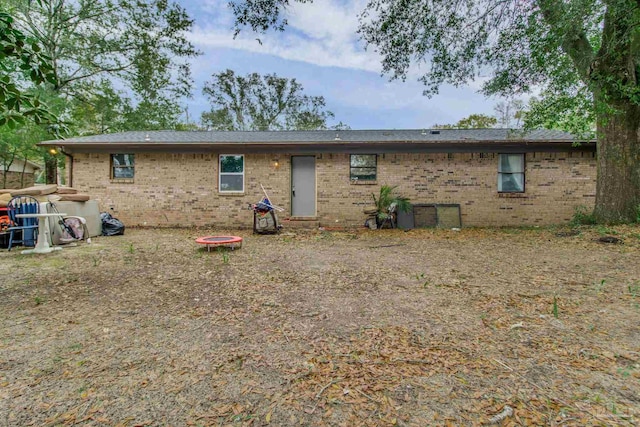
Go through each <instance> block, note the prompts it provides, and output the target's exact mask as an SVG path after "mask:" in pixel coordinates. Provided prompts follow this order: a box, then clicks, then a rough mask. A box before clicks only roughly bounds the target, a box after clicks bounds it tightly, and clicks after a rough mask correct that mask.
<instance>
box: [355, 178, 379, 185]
mask: <svg viewBox="0 0 640 427" xmlns="http://www.w3.org/2000/svg"><path fill="white" fill-rule="evenodd" d="M350 183H351V185H378V181H377V180H375V179H373V180H371V181H368V180H357V179H352V180H351V181H350Z"/></svg>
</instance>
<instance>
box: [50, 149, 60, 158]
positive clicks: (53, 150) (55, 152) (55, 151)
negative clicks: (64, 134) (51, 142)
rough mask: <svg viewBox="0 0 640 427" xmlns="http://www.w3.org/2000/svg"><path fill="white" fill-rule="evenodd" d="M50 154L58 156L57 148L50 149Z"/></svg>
mask: <svg viewBox="0 0 640 427" xmlns="http://www.w3.org/2000/svg"><path fill="white" fill-rule="evenodd" d="M49 154H51V155H52V156H55V155H56V154H58V150H56V149H55V148H51V149H49Z"/></svg>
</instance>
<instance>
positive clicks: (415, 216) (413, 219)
mask: <svg viewBox="0 0 640 427" xmlns="http://www.w3.org/2000/svg"><path fill="white" fill-rule="evenodd" d="M397 222H398V228H404V229H411V228H429V227H438V228H461V227H462V218H461V215H460V205H459V204H441V203H416V204H413V205H411V209H409V211H408V212H398V221H397Z"/></svg>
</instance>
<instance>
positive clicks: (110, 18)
mask: <svg viewBox="0 0 640 427" xmlns="http://www.w3.org/2000/svg"><path fill="white" fill-rule="evenodd" d="M6 4H7V6H8V7H10V8H11V12H12V13H13V15H14V16H15V18H16V23H15V25H16V26H19V27H20V29H21V31H23V32H24V33H25V34H27V35H28V36H29V37H31V38H33V39H35V40H37V41H38V42H39V45H40V46H42V49H43V52H44V53H45V54H46V55H47V57H48V58H50V60H51V64H52V65H53V74H54V76H55V79H56V81H57V83H56V86H55V87H54V90H55V92H56V93H57V94H59V95H61V96H65V97H66V99H68V100H71V101H73V104H74V105H78V104H81V103H85V104H86V105H85V107H86V106H88V107H89V108H91V109H95V107H96V104H94V102H95V101H96V99H98V100H99V99H104V98H105V97H110V96H112V95H118V97H120V98H122V94H116V93H115V92H114V91H110V90H107V91H106V92H105V91H104V89H105V87H106V86H105V83H104V82H105V80H108V81H110V82H113V84H114V85H117V86H118V87H122V88H123V89H125V90H126V93H127V96H132V100H131V104H132V105H133V106H134V107H131V108H133V109H134V110H136V111H137V112H138V113H140V114H139V115H138V117H137V118H136V120H134V122H137V123H138V124H139V125H140V126H142V127H144V128H147V129H153V128H159V127H162V126H164V125H165V123H166V122H169V121H175V119H176V118H177V115H178V114H179V112H180V107H179V101H180V99H181V98H183V97H185V96H188V95H190V93H191V88H192V81H191V77H190V65H189V62H188V61H189V59H190V58H192V57H194V56H196V55H197V54H198V52H197V51H196V50H195V48H194V47H193V45H192V44H191V42H189V41H188V40H187V39H186V33H187V31H189V30H190V28H191V25H192V23H193V21H192V20H191V19H190V18H189V16H188V15H187V14H186V12H185V10H184V9H183V8H182V7H181V6H179V5H177V4H175V3H172V2H170V1H168V0H160V1H152V0H135V1H131V0H74V1H71V0H39V1H37V2H36V1H25V0H7V3H6ZM114 100H115V101H116V102H117V101H118V99H115V98H114ZM138 106H142V108H137V107H138Z"/></svg>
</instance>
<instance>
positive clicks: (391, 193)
mask: <svg viewBox="0 0 640 427" xmlns="http://www.w3.org/2000/svg"><path fill="white" fill-rule="evenodd" d="M396 188H398V186H393V187H392V186H390V185H383V186H382V187H380V193H379V194H378V197H376V195H375V194H373V193H372V194H371V196H372V197H373V203H375V205H376V222H377V225H378V227H379V228H382V226H383V225H384V224H385V223H386V222H387V220H389V223H390V224H391V227H394V225H395V223H396V213H397V212H398V211H401V212H407V211H409V210H410V209H411V203H409V199H408V198H407V197H404V196H401V195H398V194H396V193H395V189H396Z"/></svg>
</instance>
